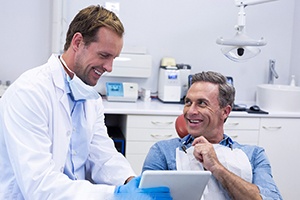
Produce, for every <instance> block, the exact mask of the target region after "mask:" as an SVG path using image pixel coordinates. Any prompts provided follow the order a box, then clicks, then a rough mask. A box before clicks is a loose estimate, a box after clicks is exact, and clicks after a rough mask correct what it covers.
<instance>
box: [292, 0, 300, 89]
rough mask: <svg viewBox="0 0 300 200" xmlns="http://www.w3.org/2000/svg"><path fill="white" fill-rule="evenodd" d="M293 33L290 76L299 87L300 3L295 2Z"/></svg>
mask: <svg viewBox="0 0 300 200" xmlns="http://www.w3.org/2000/svg"><path fill="white" fill-rule="evenodd" d="M294 13H295V15H294V33H293V40H292V41H293V44H292V53H291V72H290V75H293V74H294V75H295V76H296V84H297V85H298V86H300V58H299V56H300V53H299V51H300V23H299V21H300V2H299V1H295V11H294Z"/></svg>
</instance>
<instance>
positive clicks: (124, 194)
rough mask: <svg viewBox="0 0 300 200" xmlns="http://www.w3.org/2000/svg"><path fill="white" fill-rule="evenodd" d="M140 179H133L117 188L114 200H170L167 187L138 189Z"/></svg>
mask: <svg viewBox="0 0 300 200" xmlns="http://www.w3.org/2000/svg"><path fill="white" fill-rule="evenodd" d="M140 180H141V177H140V176H138V177H135V178H133V179H132V180H131V181H129V182H128V183H127V184H126V185H120V186H117V187H116V189H115V195H114V197H115V199H116V200H118V199H122V200H123V199H130V200H134V199H137V200H141V199H142V200H148V199H149V200H150V199H156V200H160V199H161V200H172V197H171V194H170V189H169V188H168V187H152V188H139V184H140Z"/></svg>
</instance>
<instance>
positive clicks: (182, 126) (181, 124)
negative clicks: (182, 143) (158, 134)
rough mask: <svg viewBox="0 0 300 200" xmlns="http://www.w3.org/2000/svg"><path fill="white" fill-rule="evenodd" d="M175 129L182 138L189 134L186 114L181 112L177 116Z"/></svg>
mask: <svg viewBox="0 0 300 200" xmlns="http://www.w3.org/2000/svg"><path fill="white" fill-rule="evenodd" d="M175 129H176V132H177V134H178V136H179V137H180V138H183V137H185V136H186V135H187V134H188V130H187V127H186V123H185V119H184V115H183V114H181V115H179V116H178V117H177V119H176V121H175Z"/></svg>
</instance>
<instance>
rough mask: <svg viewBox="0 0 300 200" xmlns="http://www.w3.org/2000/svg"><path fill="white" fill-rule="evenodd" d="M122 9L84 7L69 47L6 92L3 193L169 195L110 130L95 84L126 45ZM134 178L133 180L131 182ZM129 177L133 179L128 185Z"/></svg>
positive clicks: (0, 114)
mask: <svg viewBox="0 0 300 200" xmlns="http://www.w3.org/2000/svg"><path fill="white" fill-rule="evenodd" d="M123 32H124V28H123V25H122V23H121V22H120V21H119V19H118V18H117V16H116V15H115V14H113V13H112V12H110V11H108V10H106V9H104V8H102V7H100V6H90V7H88V8H85V9H83V10H81V11H80V12H79V13H78V14H77V15H76V16H75V18H74V19H73V21H72V22H71V24H70V27H69V30H68V32H67V38H66V43H65V47H64V53H63V54H62V55H60V56H55V55H52V56H51V57H50V58H49V60H48V62H47V63H46V64H44V65H42V66H39V67H37V68H33V69H31V70H29V71H27V72H25V73H24V74H22V75H21V76H20V77H19V78H18V79H17V80H16V81H15V82H14V83H13V84H12V85H11V86H10V87H9V88H8V89H7V91H6V92H5V94H4V95H3V97H2V98H1V99H0V169H1V173H0V199H1V200H3V199H9V200H10V199H18V200H19V199H30V200H34V199H38V200H41V199H72V200H73V199H135V198H136V199H138V198H141V197H147V199H151V198H155V195H159V196H161V197H164V198H165V199H171V197H170V193H169V189H168V188H164V187H161V188H150V189H148V190H146V189H144V190H142V189H138V188H137V186H138V184H139V180H140V179H139V177H137V178H134V176H135V173H134V172H133V170H132V168H131V167H130V165H129V163H128V161H127V160H126V159H125V158H124V157H123V155H122V154H120V153H118V152H117V151H116V149H115V147H114V144H113V141H112V140H111V139H110V138H109V136H108V135H107V129H106V126H105V124H104V112H103V109H104V108H103V105H102V99H101V98H100V96H99V94H98V93H97V92H96V91H95V90H94V89H93V87H91V86H94V85H96V83H97V81H98V79H99V78H100V76H101V75H102V74H103V73H104V72H106V71H107V72H110V71H112V62H113V59H114V58H115V57H117V56H118V55H119V54H120V51H121V49H122V46H123ZM127 182H128V183H127ZM126 183H127V184H126Z"/></svg>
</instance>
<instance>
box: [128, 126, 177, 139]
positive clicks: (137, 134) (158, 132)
mask: <svg viewBox="0 0 300 200" xmlns="http://www.w3.org/2000/svg"><path fill="white" fill-rule="evenodd" d="M174 137H178V135H177V132H176V130H175V128H170V129H150V128H149V129H144V128H129V129H127V141H154V142H156V141H159V140H166V139H170V138H174Z"/></svg>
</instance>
